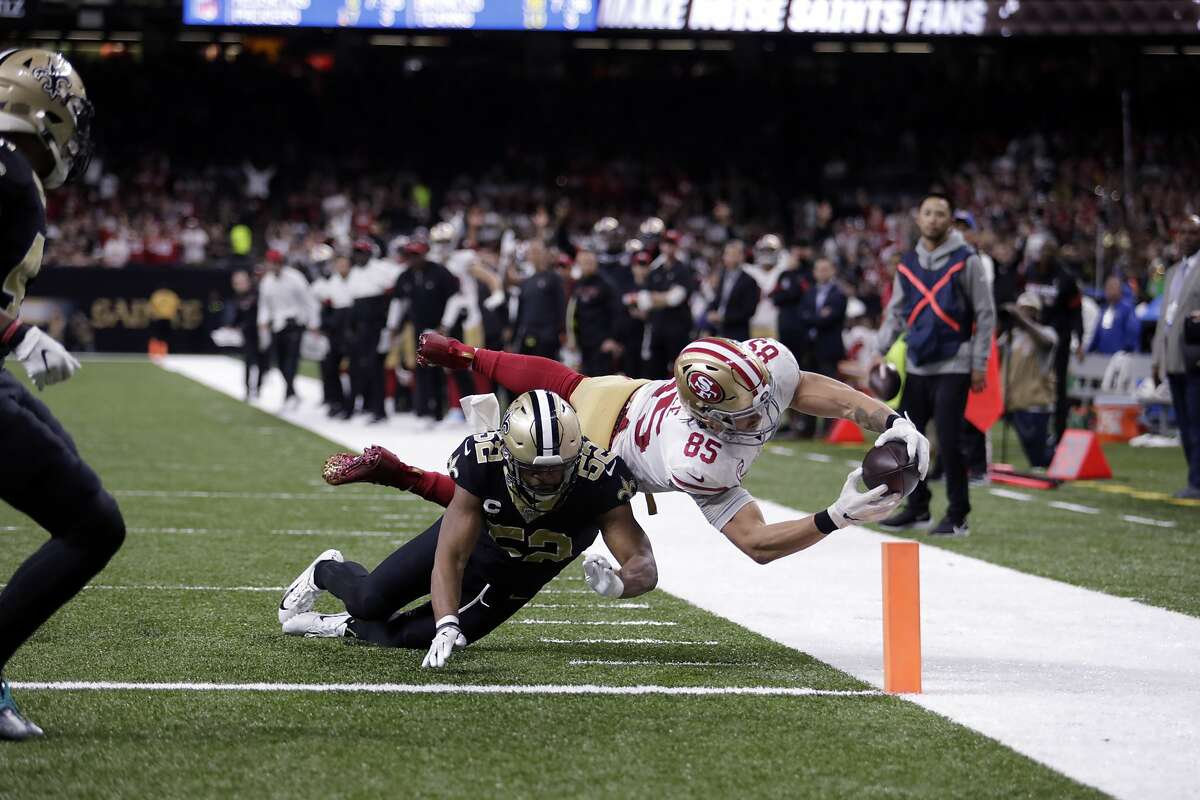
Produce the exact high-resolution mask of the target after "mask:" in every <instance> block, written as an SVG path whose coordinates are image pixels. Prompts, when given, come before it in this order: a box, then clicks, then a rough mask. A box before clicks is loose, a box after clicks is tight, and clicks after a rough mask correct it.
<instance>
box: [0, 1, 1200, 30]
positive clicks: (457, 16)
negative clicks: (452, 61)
mask: <svg viewBox="0 0 1200 800" xmlns="http://www.w3.org/2000/svg"><path fill="white" fill-rule="evenodd" d="M19 1H20V0H0V3H4V2H7V3H15V2H19ZM183 15H184V22H185V23H187V24H190V25H220V26H240V25H268V26H282V27H291V26H310V27H322V28H341V27H348V28H391V29H437V30H454V29H472V30H538V31H582V32H596V31H603V30H613V31H622V30H640V31H661V32H681V33H685V32H697V33H734V32H759V33H779V34H788V33H793V34H835V35H837V34H840V35H865V36H1096V35H1137V36H1147V35H1179V34H1191V35H1195V34H1197V33H1200V2H1197V0H184V2H183Z"/></svg>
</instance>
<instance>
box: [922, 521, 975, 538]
mask: <svg viewBox="0 0 1200 800" xmlns="http://www.w3.org/2000/svg"><path fill="white" fill-rule="evenodd" d="M929 535H930V536H937V537H939V538H942V539H961V538H963V537H964V536H970V535H971V529H970V528H969V527H968V526H967V521H966V520H965V519H964V520H963V521H962V522H955V521H954V520H952V519H951V518H950V517H942V521H941V522H939V523H938V524H937V525H935V526H933V527H932V528H931V529H930V530H929Z"/></svg>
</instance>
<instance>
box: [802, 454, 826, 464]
mask: <svg viewBox="0 0 1200 800" xmlns="http://www.w3.org/2000/svg"><path fill="white" fill-rule="evenodd" d="M804 457H805V458H807V459H808V460H809V461H816V462H818V463H821V464H831V463H833V456H827V455H825V454H824V453H805V454H804Z"/></svg>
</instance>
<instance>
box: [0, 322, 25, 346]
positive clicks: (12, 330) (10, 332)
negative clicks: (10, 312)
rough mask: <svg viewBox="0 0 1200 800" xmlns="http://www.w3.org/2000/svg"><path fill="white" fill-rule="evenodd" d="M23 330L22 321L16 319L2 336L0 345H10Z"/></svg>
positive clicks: (0, 335)
mask: <svg viewBox="0 0 1200 800" xmlns="http://www.w3.org/2000/svg"><path fill="white" fill-rule="evenodd" d="M20 329H21V320H19V319H14V320H13V321H12V322H10V323H9V324H8V327H7V328H5V329H4V333H2V334H0V344H8V342H9V340H10V339H12V338H13V337H14V336H16V334H17V331H19V330H20Z"/></svg>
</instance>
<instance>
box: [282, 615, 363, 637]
mask: <svg viewBox="0 0 1200 800" xmlns="http://www.w3.org/2000/svg"><path fill="white" fill-rule="evenodd" d="M351 619H352V617H351V616H350V615H349V614H347V613H346V612H342V613H341V614H322V613H320V612H317V611H305V612H302V613H300V614H296V615H295V616H293V617H292V618H291V619H289V620H288V621H287V622H285V623H283V632H284V633H286V634H287V635H288V636H307V637H308V638H310V639H335V638H339V637H342V636H345V635H346V624H347V623H349V622H350V620H351Z"/></svg>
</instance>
